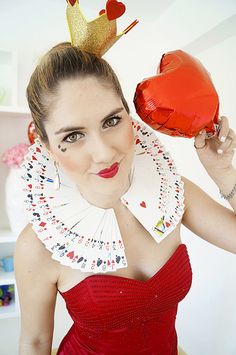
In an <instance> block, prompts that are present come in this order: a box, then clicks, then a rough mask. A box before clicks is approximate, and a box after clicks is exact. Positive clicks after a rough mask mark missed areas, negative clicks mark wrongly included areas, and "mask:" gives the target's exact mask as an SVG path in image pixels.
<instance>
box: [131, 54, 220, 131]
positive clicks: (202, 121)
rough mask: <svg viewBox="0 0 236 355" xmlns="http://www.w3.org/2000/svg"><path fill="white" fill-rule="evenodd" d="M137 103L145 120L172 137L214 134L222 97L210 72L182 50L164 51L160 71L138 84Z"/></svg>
mask: <svg viewBox="0 0 236 355" xmlns="http://www.w3.org/2000/svg"><path fill="white" fill-rule="evenodd" d="M134 105H135V108H136V111H137V114H138V115H139V116H140V118H141V119H142V120H143V121H144V122H145V123H147V124H148V125H149V126H150V127H151V128H153V129H155V130H157V131H160V132H162V133H165V134H168V135H170V136H182V137H187V138H191V137H194V136H196V135H197V134H198V133H199V131H200V130H201V129H206V131H207V132H211V133H215V127H214V123H218V115H219V98H218V95H217V92H216V90H215V87H214V85H213V83H212V81H211V78H210V75H209V73H208V71H207V70H206V69H205V68H204V66H203V65H202V64H201V63H200V61H199V60H198V59H196V58H194V57H192V56H191V55H189V54H188V53H186V52H184V51H182V50H176V51H172V52H168V53H166V54H163V56H162V58H161V62H160V73H159V72H158V73H157V75H155V76H153V77H151V78H147V79H145V80H143V81H142V82H141V83H139V84H138V85H137V88H136V92H135V96H134Z"/></svg>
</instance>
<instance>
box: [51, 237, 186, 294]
mask: <svg viewBox="0 0 236 355" xmlns="http://www.w3.org/2000/svg"><path fill="white" fill-rule="evenodd" d="M182 249H183V250H186V251H187V246H186V244H184V243H181V244H179V245H178V247H177V248H176V249H175V251H174V252H173V254H172V255H171V256H170V257H169V259H168V260H167V261H166V262H165V264H164V265H162V266H161V268H160V269H159V270H158V271H157V272H156V273H155V274H154V275H153V276H151V277H149V278H148V279H147V280H137V279H132V278H130V277H125V276H118V275H106V274H94V275H89V276H87V277H85V278H84V279H83V280H82V281H80V282H79V283H77V284H76V285H74V286H73V287H71V288H70V289H69V290H67V291H64V292H61V291H60V290H58V289H57V290H58V292H59V293H60V294H61V295H63V296H64V295H68V294H70V293H73V292H74V291H75V290H76V289H77V288H78V287H80V286H81V284H83V283H86V282H87V281H88V280H89V279H91V278H93V279H94V278H100V279H101V278H104V279H107V278H112V279H114V278H115V279H119V280H124V281H127V282H133V283H141V284H147V283H149V282H151V280H153V279H154V278H156V277H157V276H158V275H159V274H160V273H161V272H162V271H163V270H164V269H165V268H166V267H167V266H168V265H169V263H170V262H171V261H172V259H173V258H174V257H175V256H176V254H178V252H179V251H180V250H182Z"/></svg>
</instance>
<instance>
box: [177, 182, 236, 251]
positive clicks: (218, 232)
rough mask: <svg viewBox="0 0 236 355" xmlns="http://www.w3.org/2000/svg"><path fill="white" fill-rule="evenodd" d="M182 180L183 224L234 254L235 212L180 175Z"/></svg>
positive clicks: (235, 240)
mask: <svg viewBox="0 0 236 355" xmlns="http://www.w3.org/2000/svg"><path fill="white" fill-rule="evenodd" d="M182 180H183V182H184V190H185V213H184V216H183V219H182V223H183V225H184V226H186V227H187V228H188V229H190V230H191V231H192V232H193V233H195V234H196V235H198V236H199V237H201V238H202V239H204V240H206V241H208V242H209V243H211V244H214V245H216V246H218V247H219V248H222V249H225V250H227V251H230V252H231V253H235V254H236V214H235V213H234V212H233V211H232V210H230V209H228V208H226V207H224V206H223V205H221V204H219V203H218V202H216V201H215V200H213V199H212V198H211V197H210V196H209V195H208V194H206V193H205V192H204V191H203V190H202V189H201V188H200V187H199V186H197V185H196V184H194V183H193V182H191V181H190V180H188V179H187V178H185V177H183V176H182Z"/></svg>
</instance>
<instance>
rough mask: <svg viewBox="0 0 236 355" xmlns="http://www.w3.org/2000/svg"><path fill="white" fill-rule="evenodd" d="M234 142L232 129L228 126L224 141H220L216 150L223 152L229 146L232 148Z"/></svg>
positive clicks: (235, 138) (235, 137)
mask: <svg viewBox="0 0 236 355" xmlns="http://www.w3.org/2000/svg"><path fill="white" fill-rule="evenodd" d="M235 144H236V136H235V133H234V131H233V130H232V129H231V128H230V129H229V132H228V135H227V136H226V139H225V141H224V143H221V144H220V145H219V146H218V147H217V152H218V153H219V154H223V153H224V152H226V151H227V150H228V149H229V148H231V149H233V148H234V146H235Z"/></svg>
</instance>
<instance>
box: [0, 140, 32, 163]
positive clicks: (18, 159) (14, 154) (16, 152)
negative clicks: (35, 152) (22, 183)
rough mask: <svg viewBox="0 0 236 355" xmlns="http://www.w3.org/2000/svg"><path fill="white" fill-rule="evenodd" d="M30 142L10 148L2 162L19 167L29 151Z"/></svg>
mask: <svg viewBox="0 0 236 355" xmlns="http://www.w3.org/2000/svg"><path fill="white" fill-rule="evenodd" d="M28 147H29V144H25V143H20V144H17V145H15V146H14V147H12V148H9V149H8V150H7V151H6V152H5V153H4V154H3V156H2V162H3V163H5V164H6V165H7V166H9V167H15V168H16V167H19V166H20V165H21V163H22V162H23V160H24V156H25V153H26V152H27V151H28Z"/></svg>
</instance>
